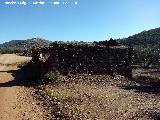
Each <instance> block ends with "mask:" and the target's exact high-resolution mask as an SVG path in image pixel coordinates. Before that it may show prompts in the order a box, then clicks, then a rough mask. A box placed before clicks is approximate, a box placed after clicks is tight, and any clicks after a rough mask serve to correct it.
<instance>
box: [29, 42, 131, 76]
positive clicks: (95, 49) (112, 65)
mask: <svg viewBox="0 0 160 120" xmlns="http://www.w3.org/2000/svg"><path fill="white" fill-rule="evenodd" d="M32 61H33V62H34V63H39V62H41V64H42V66H43V68H42V69H43V71H48V70H57V71H59V72H60V73H62V74H66V75H67V74H68V73H71V74H110V75H115V74H120V75H124V76H126V77H131V73H132V69H131V61H132V48H129V47H127V46H124V45H123V46H122V45H118V43H116V44H115V45H114V44H112V45H110V44H108V43H107V45H106V44H104V45H100V44H93V43H90V44H86V43H85V44H78V43H72V44H71V43H52V45H51V46H50V47H33V49H32Z"/></svg>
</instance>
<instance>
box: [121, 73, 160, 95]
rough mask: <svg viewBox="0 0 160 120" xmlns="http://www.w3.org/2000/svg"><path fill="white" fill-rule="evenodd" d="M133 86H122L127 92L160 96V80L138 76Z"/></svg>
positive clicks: (134, 79) (133, 81) (133, 80)
mask: <svg viewBox="0 0 160 120" xmlns="http://www.w3.org/2000/svg"><path fill="white" fill-rule="evenodd" d="M131 81H132V83H133V84H129V85H123V86H121V87H122V88H123V89H126V90H134V91H135V92H146V93H149V94H160V79H159V78H156V77H153V76H145V75H144V76H136V77H135V78H133V79H132V80H131Z"/></svg>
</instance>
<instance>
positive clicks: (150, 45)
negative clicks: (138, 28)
mask: <svg viewBox="0 0 160 120" xmlns="http://www.w3.org/2000/svg"><path fill="white" fill-rule="evenodd" d="M120 41H121V42H123V43H125V44H127V45H130V46H132V47H133V50H134V61H133V62H134V64H139V65H140V66H142V67H149V66H151V65H152V66H153V65H160V28H156V29H151V30H148V31H143V32H141V33H139V34H135V35H133V36H130V37H128V38H125V39H121V40H120Z"/></svg>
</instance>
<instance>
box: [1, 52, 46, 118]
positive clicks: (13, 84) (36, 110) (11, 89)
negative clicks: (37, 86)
mask: <svg viewBox="0 0 160 120" xmlns="http://www.w3.org/2000/svg"><path fill="white" fill-rule="evenodd" d="M30 59H31V58H29V57H21V56H17V55H15V54H5V55H0V120H41V119H44V117H43V110H42V109H41V107H39V106H38V105H37V104H36V100H35V98H33V97H32V96H31V94H32V92H33V91H32V90H31V88H26V87H23V86H22V85H21V84H20V79H21V78H22V77H23V76H22V75H18V76H17V74H16V76H15V73H16V72H17V70H18V68H17V63H21V62H25V61H27V60H30ZM23 79H24V78H23Z"/></svg>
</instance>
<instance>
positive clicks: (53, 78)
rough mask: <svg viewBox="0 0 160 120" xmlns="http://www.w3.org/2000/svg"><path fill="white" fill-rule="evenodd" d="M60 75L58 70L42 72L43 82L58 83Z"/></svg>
mask: <svg viewBox="0 0 160 120" xmlns="http://www.w3.org/2000/svg"><path fill="white" fill-rule="evenodd" d="M61 79H62V75H61V74H60V73H59V72H58V71H49V72H47V73H46V74H44V77H43V80H42V81H43V82H44V83H59V82H61V81H62V80H61Z"/></svg>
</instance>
